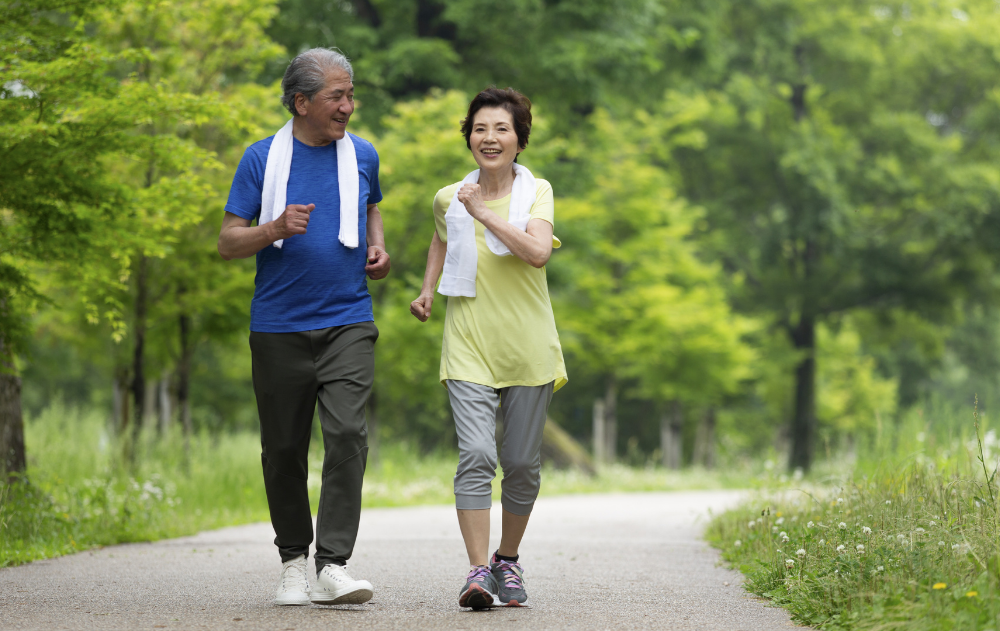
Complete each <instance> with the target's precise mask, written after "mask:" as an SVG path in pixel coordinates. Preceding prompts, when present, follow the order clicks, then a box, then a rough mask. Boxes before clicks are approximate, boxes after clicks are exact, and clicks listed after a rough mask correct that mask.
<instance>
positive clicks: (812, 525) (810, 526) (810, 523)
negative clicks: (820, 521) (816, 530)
mask: <svg viewBox="0 0 1000 631" xmlns="http://www.w3.org/2000/svg"><path fill="white" fill-rule="evenodd" d="M815 525H816V524H814V523H812V522H811V521H810V522H809V523H807V524H806V528H812V527H814V526H815Z"/></svg>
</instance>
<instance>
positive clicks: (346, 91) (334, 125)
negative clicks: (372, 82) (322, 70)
mask: <svg viewBox="0 0 1000 631" xmlns="http://www.w3.org/2000/svg"><path fill="white" fill-rule="evenodd" d="M295 109H296V110H298V112H299V115H301V116H303V117H304V118H305V121H306V125H307V127H308V129H309V132H310V135H311V136H312V137H313V139H315V140H318V141H326V142H333V141H335V140H340V139H341V138H343V137H344V134H345V133H347V122H348V121H349V120H350V118H351V114H353V113H354V84H353V83H351V76H350V75H349V74H347V72H345V71H344V70H341V69H340V68H336V69H332V70H329V71H327V73H326V85H325V87H324V88H323V89H322V90H320V91H319V92H317V93H316V94H315V95H313V98H312V100H309V99H307V98H306V97H305V96H303V95H302V94H297V95H296V96H295Z"/></svg>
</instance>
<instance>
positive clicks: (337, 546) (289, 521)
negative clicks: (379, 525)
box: [250, 322, 378, 571]
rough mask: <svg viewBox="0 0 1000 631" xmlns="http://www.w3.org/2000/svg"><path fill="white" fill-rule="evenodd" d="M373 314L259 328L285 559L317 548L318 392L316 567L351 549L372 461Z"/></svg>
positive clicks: (269, 480)
mask: <svg viewBox="0 0 1000 631" xmlns="http://www.w3.org/2000/svg"><path fill="white" fill-rule="evenodd" d="M377 339H378V329H377V328H375V323H374V322H360V323H358V324H348V325H344V326H334V327H329V328H326V329H318V330H315V331H303V332H301V333H256V332H251V333H250V352H251V355H252V357H253V388H254V393H255V394H256V395H257V411H258V413H259V415H260V443H261V464H262V465H263V468H264V489H265V490H266V492H267V505H268V508H269V509H270V512H271V524H272V525H273V526H274V532H275V534H276V535H277V536H276V537H275V539H274V544H275V545H276V546H278V551H279V552H280V553H281V560H282V561H283V562H284V561H288V560H290V559H294V558H295V557H297V556H299V555H300V554H305V555H307V556H308V554H309V544H311V543H312V540H313V529H312V516H311V514H310V511H309V491H308V489H307V487H306V478H307V477H308V471H309V469H308V466H307V462H306V458H307V455H308V453H309V438H310V436H311V435H312V420H313V414H314V412H315V409H316V401H317V399H318V400H319V419H320V426H321V427H322V430H323V447H324V449H325V456H324V458H323V484H322V489H321V491H320V495H319V512H318V514H317V515H316V570H317V571H319V570H321V569H322V568H323V567H324V566H326V565H328V564H330V563H336V564H338V565H344V564H345V563H346V562H347V559H349V558H351V553H352V552H353V551H354V542H355V541H356V540H357V537H358V522H359V520H360V519H361V483H362V480H363V479H364V474H365V465H366V463H367V460H368V427H367V424H366V423H365V403H366V402H367V401H368V394H369V393H370V392H371V388H372V382H373V381H374V377H375V355H374V351H375V340H377Z"/></svg>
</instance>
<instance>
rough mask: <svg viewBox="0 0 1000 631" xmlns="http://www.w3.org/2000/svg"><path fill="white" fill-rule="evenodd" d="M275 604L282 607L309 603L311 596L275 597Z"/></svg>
mask: <svg viewBox="0 0 1000 631" xmlns="http://www.w3.org/2000/svg"><path fill="white" fill-rule="evenodd" d="M274 604H275V605H279V606H282V607H294V606H301V605H308V604H309V596H302V597H301V598H296V599H290V598H285V599H282V598H275V599H274Z"/></svg>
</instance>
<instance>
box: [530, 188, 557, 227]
mask: <svg viewBox="0 0 1000 631" xmlns="http://www.w3.org/2000/svg"><path fill="white" fill-rule="evenodd" d="M530 216H531V218H532V219H543V220H545V221H547V222H549V223H550V224H552V225H553V226H555V225H556V219H555V203H554V201H553V199H552V185H551V184H549V182H548V180H542V179H539V180H537V184H536V186H535V203H534V204H533V205H532V206H531V212H530Z"/></svg>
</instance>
